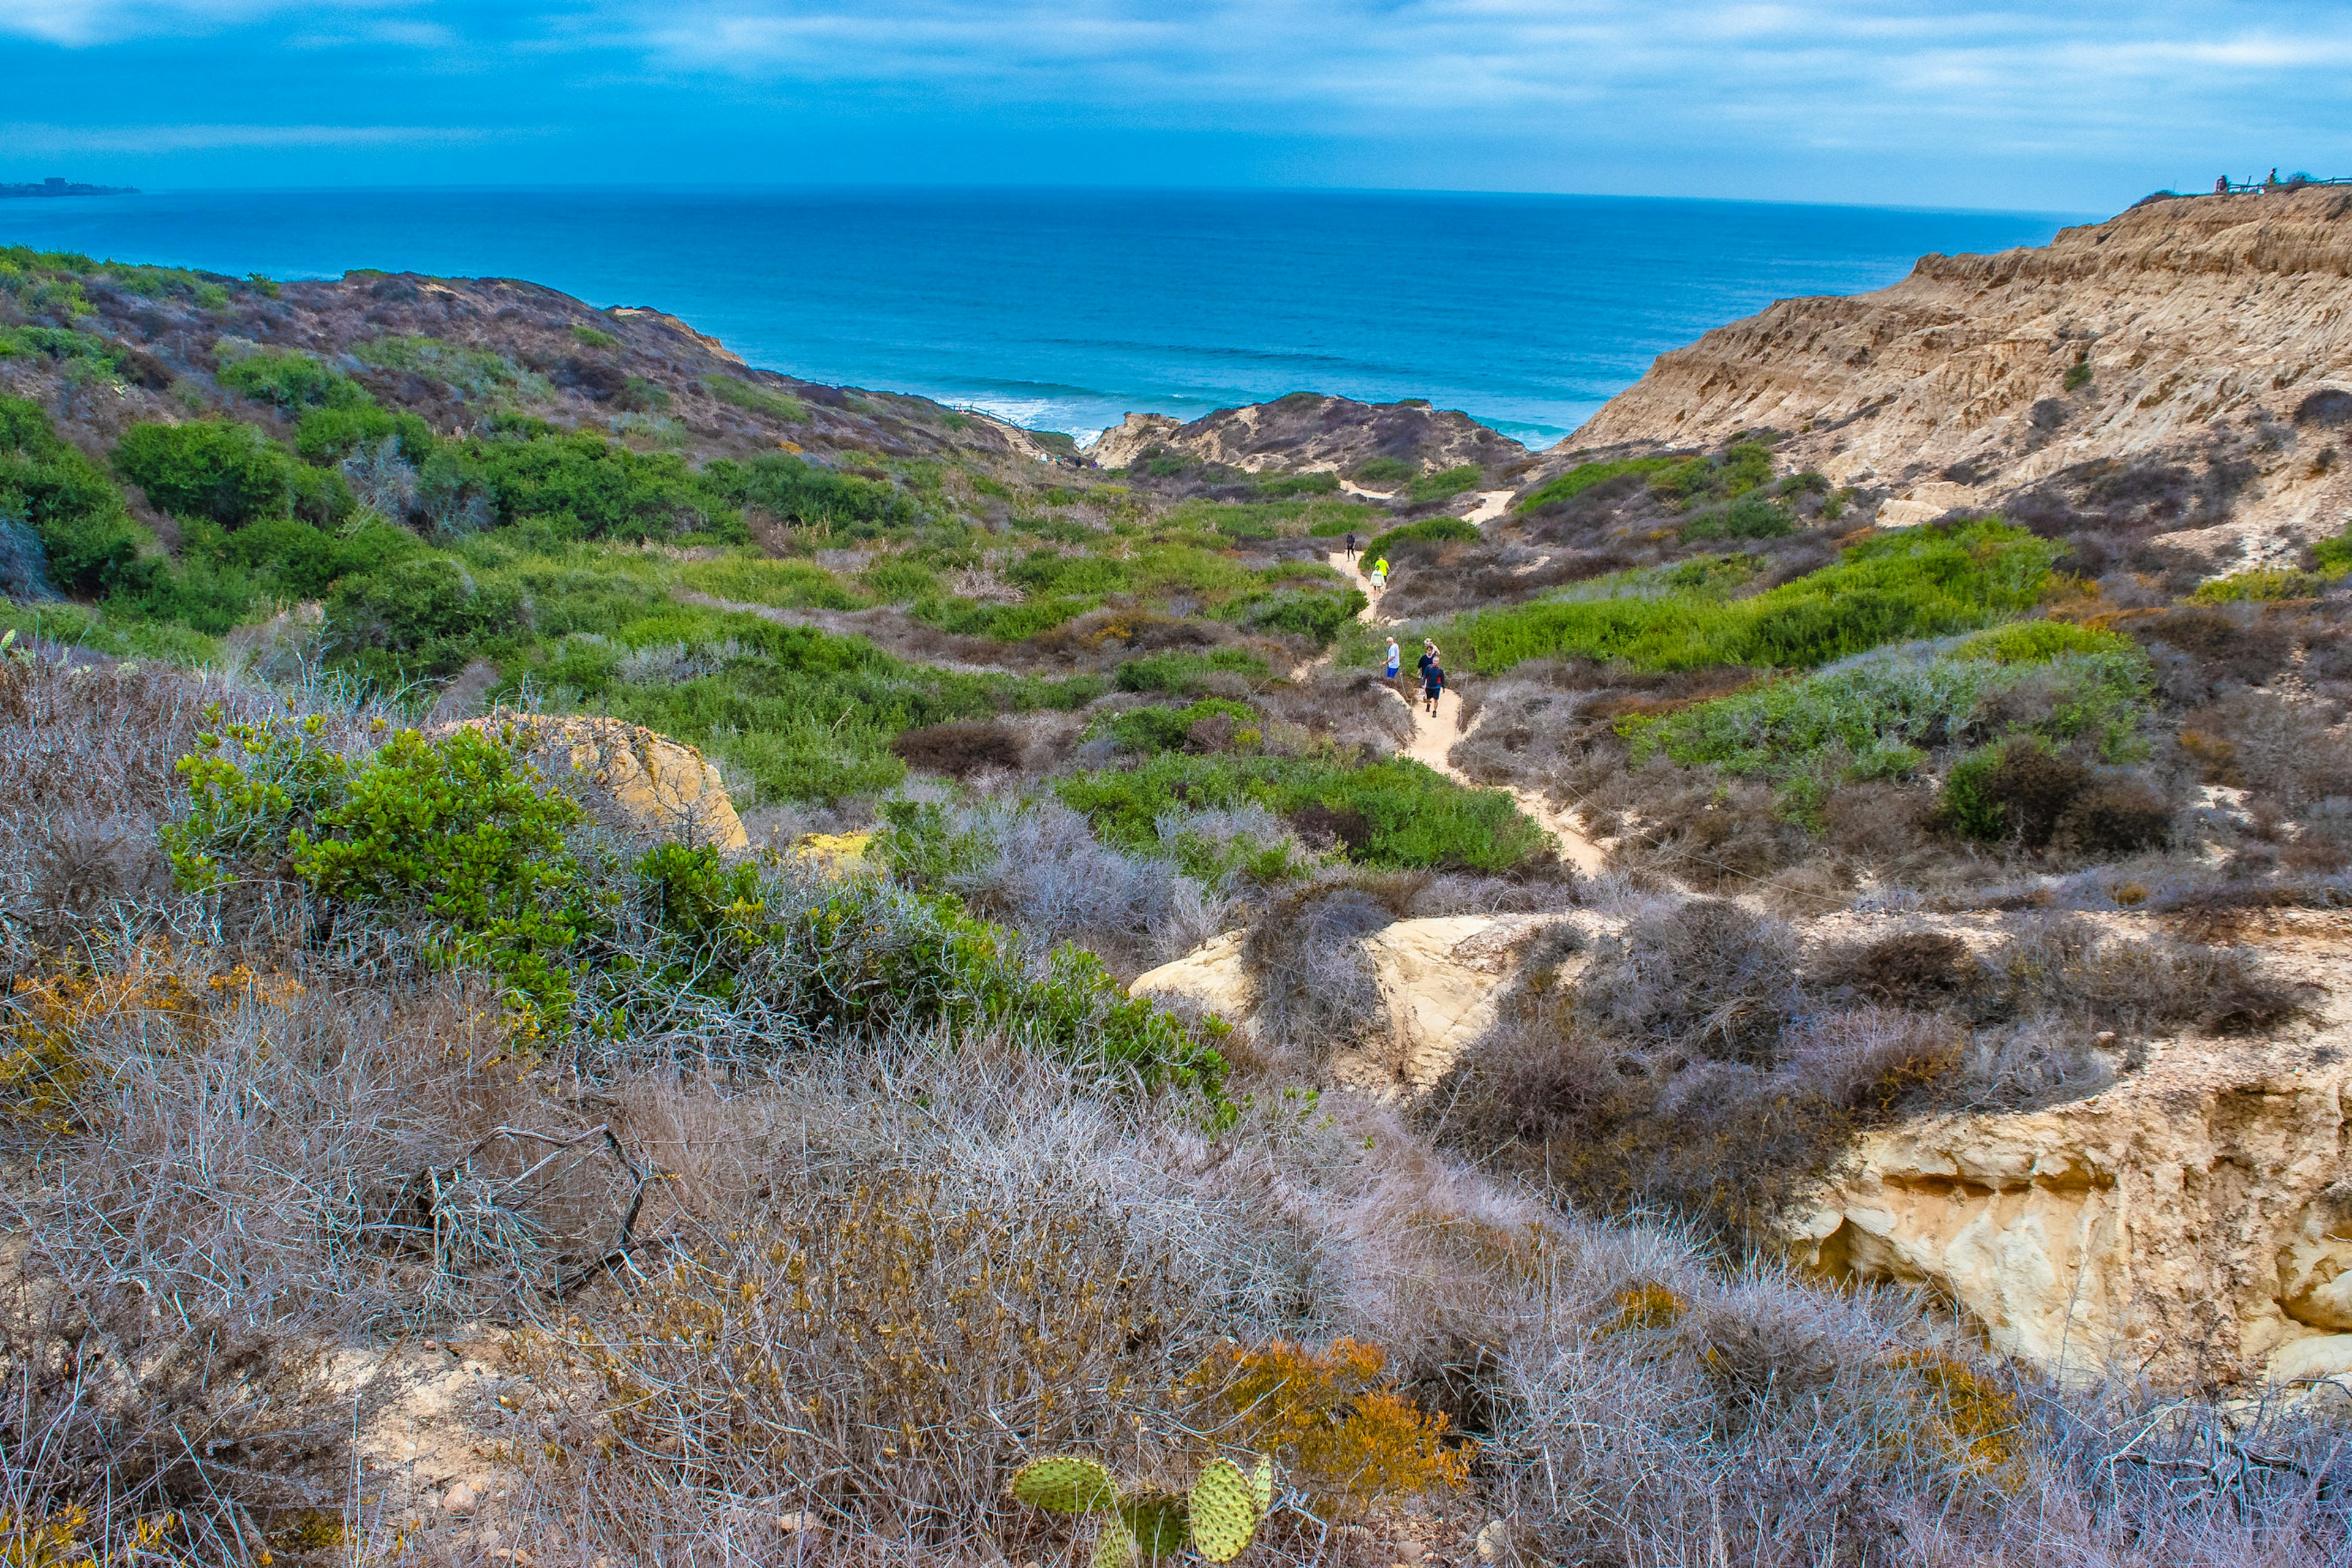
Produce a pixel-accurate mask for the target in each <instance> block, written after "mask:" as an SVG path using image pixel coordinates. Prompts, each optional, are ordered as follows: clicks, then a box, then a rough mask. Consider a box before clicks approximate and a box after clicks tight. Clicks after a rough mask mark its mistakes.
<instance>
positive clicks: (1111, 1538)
mask: <svg viewBox="0 0 2352 1568" xmlns="http://www.w3.org/2000/svg"><path fill="white" fill-rule="evenodd" d="M1134 1561H1135V1537H1133V1536H1132V1535H1129V1533H1128V1532H1127V1522H1126V1521H1124V1520H1119V1519H1114V1520H1112V1521H1110V1522H1109V1523H1108V1524H1106V1525H1104V1526H1103V1528H1102V1534H1101V1535H1099V1536H1098V1537H1097V1538H1096V1540H1095V1557H1094V1568H1129V1564H1130V1563H1133V1562H1134Z"/></svg>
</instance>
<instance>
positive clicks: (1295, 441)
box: [1087, 392, 1528, 473]
mask: <svg viewBox="0 0 2352 1568" xmlns="http://www.w3.org/2000/svg"><path fill="white" fill-rule="evenodd" d="M1153 447H1166V448H1168V449H1169V450H1171V451H1174V452H1181V453H1182V454H1184V455H1185V456H1187V457H1191V458H1199V459H1201V460H1202V461H1203V462H1210V463H1223V464H1226V465H1229V466H1230V467H1233V468H1241V469H1244V470H1246V471H1248V472H1251V473H1257V472H1260V471H1263V470H1266V469H1277V470H1286V471H1297V472H1305V471H1309V470H1314V469H1333V470H1337V471H1338V472H1340V473H1352V472H1353V471H1354V470H1355V469H1356V468H1359V467H1360V466H1361V465H1362V464H1364V463H1366V462H1368V461H1370V459H1372V458H1400V459H1402V460H1403V461H1405V462H1408V463H1412V464H1413V465H1415V466H1416V467H1418V468H1420V469H1421V471H1422V472H1423V473H1435V472H1437V471H1439V470H1441V469H1444V468H1459V467H1462V466H1464V465H1469V466H1472V467H1475V468H1497V467H1502V466H1505V465H1508V464H1512V463H1517V462H1519V461H1521V460H1523V459H1525V458H1526V457H1527V455H1528V452H1527V448H1526V447H1522V446H1520V445H1519V444H1518V443H1517V441H1514V440H1512V439H1511V438H1510V437H1507V436H1505V435H1503V434H1502V433H1501V432H1499V431H1496V430H1490V429H1488V428H1487V427H1486V426H1484V425H1481V424H1479V423H1477V421H1475V420H1474V419H1472V418H1471V417H1470V416H1468V415H1466V414H1464V413H1461V412H1460V411H1459V410H1456V409H1451V408H1432V407H1431V406H1430V405H1428V404H1426V403H1422V402H1410V403H1359V402H1356V401H1355V400H1354V399H1352V398H1346V397H1325V396H1322V395H1319V394H1317V393H1311V392H1296V393H1293V394H1291V395H1289V396H1287V397H1281V398H1276V400H1275V401H1273V402H1272V403H1254V404H1250V405H1247V406H1245V407H1242V408H1220V409H1218V410H1217V411H1216V412H1215V413H1213V414H1208V415H1203V416H1202V417H1200V418H1198V419H1195V420H1193V421H1192V423H1191V424H1189V425H1185V424H1180V423H1179V422H1178V421H1176V420H1175V419H1173V418H1171V417H1170V416H1167V415H1165V414H1130V415H1129V416H1127V419H1126V421H1125V423H1123V424H1120V425H1118V426H1114V427H1113V428H1111V429H1108V430H1106V431H1104V432H1103V433H1102V435H1101V436H1100V437H1097V439H1096V441H1095V443H1094V445H1093V446H1091V447H1088V448H1087V456H1088V457H1090V458H1093V459H1094V460H1095V461H1096V462H1097V463H1098V464H1100V465H1101V466H1102V467H1104V468H1126V467H1128V466H1129V465H1130V464H1132V463H1133V462H1134V461H1135V460H1136V458H1139V457H1141V456H1142V455H1143V454H1144V453H1146V452H1148V451H1150V450H1151V449H1152V448H1153Z"/></svg>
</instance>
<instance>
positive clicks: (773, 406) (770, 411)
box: [702, 375, 809, 425]
mask: <svg viewBox="0 0 2352 1568" xmlns="http://www.w3.org/2000/svg"><path fill="white" fill-rule="evenodd" d="M702 387H703V390H704V391H706V392H708V393H709V394H710V395H711V396H713V397H715V398H717V399H719V402H721V403H731V404H733V405H735V406H736V407H738V408H740V409H744V410H746V411H748V412H750V413H752V414H761V415H765V416H767V417H768V418H771V419H773V420H776V421H778V422H779V423H782V424H785V425H801V424H805V423H806V422H807V420H808V416H809V414H808V405H807V404H805V403H803V402H802V401H801V400H800V399H799V398H797V397H794V396H793V395H792V394H791V393H789V392H777V391H775V390H773V389H772V388H770V387H765V386H761V384H759V383H757V382H754V381H744V380H741V379H740V378H738V377H735V376H731V375H714V376H711V377H709V379H707V380H706V381H704V382H703V384H702Z"/></svg>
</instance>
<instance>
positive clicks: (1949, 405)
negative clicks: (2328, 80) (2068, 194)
mask: <svg viewBox="0 0 2352 1568" xmlns="http://www.w3.org/2000/svg"><path fill="white" fill-rule="evenodd" d="M1768 430H1769V431H1772V432H1777V433H1779V434H1780V435H1781V436H1782V437H1784V439H1783V440H1782V442H1781V444H1780V447H1779V448H1778V451H1777V453H1776V456H1777V457H1778V458H1780V460H1781V461H1782V462H1783V463H1785V464H1786V465H1787V466H1789V467H1791V468H1799V469H1803V468H1812V469H1817V470H1819V471H1820V472H1822V473H1823V474H1825V475H1827V476H1828V477H1829V479H1831V480H1832V481H1833V482H1835V483H1838V484H1852V485H1856V486H1860V487H1865V488H1877V489H1884V490H1886V491H1888V492H1890V493H1891V498H1892V499H1890V500H1888V502H1887V503H1886V507H1885V510H1883V511H1882V512H1881V513H1880V521H1881V523H1882V524H1896V525H1899V524H1903V523H1907V522H1920V521H1927V520H1929V519H1931V518H1935V517H1938V516H1941V515H1943V514H1945V513H1947V512H1948V511H1953V510H1970V509H1980V510H1990V509H1996V508H1997V509H1999V510H2003V511H2005V512H2007V513H2009V514H2010V515H2011V516H2015V517H2017V518H2019V519H2020V520H2021V521H2029V522H2032V521H2040V520H2042V519H2047V520H2048V521H2049V522H2050V523H2051V524H2053V526H2056V527H2060V528H2063V527H2065V526H2067V525H2069V524H2070V523H2071V522H2074V521H2078V520H2080V519H2082V518H2083V517H2084V515H2085V514H2088V515H2090V516H2093V517H2096V518H2100V519H2103V520H2105V521H2114V522H2129V523H2137V524H2142V525H2146V524H2149V523H2156V524H2161V525H2164V526H2165V527H2167V528H2168V530H2169V531H2171V532H2172V533H2174V534H2176V535H2192V536H2196V537H2186V538H2183V539H2182V540H2181V542H2183V543H2187V544H2192V545H2195V546H2197V547H2199V548H2202V549H2205V550H2207V551H2210V552H2214V553H2215V554H2217V555H2218V556H2221V557H2222V558H2224V559H2225V560H2226V558H2227V557H2228V555H2229V551H2228V550H2227V549H2226V548H2224V547H2226V546H2229V545H2233V544H2234V545H2235V546H2237V547H2238V550H2239V552H2240V555H2239V558H2238V559H2237V560H2236V561H2234V562H2231V564H2233V565H2236V566H2252V565H2265V564H2272V563H2274V561H2277V560H2284V559H2285V558H2286V557H2287V556H2289V555H2290V554H2291V553H2292V552H2293V550H2294V548H2295V547H2296V546H2297V545H2299V544H2300V543H2302V542H2305V540H2308V539H2310V538H2313V537H2316V536H2318V535H2320V534H2324V533H2330V532H2334V531H2337V530H2340V529H2341V528H2343V527H2344V526H2345V523H2346V521H2347V515H2352V461H2347V456H2352V455H2348V454H2346V453H2344V452H2343V451H2342V450H2340V447H2341V444H2342V442H2343V441H2344V440H2345V439H2346V438H2347V437H2352V191H2343V190H2331V189H2326V188H2315V189H2304V190H2290V191H2284V192H2276V193H2271V194H2265V195H2215V196H2195V197H2179V198H2172V199H2166V200H2157V201H2150V202H2147V203H2144V204H2142V205H2139V206H2136V207H2134V208H2132V209H2131V210H2130V211H2128V212H2126V213H2124V214H2122V215H2121V216H2116V217H2114V218H2111V219H2109V220H2107V221H2106V222H2105V223H2100V224H2093V225H2087V226H2082V227H2077V228H2068V229H2064V230H2062V231H2061V232H2060V233H2059V235H2058V237H2056V238H2055V239H2054V240H2053V241H2052V242H2051V243H2050V244H2049V245H2046V246H2042V247H2034V248H2021V249H2016V250H2008V251H2003V252H2001V253H2000V254H1999V255H1996V256H1927V257H1923V258H1921V259H1920V261H1919V263H1918V265H1917V266H1916V267H1915V268H1913V270H1912V273H1911V275H1910V276H1909V277H1908V278H1906V279H1904V280H1903V281H1902V282H1900V283H1897V284H1895V286H1894V287H1892V288H1889V289H1880V290H1878V291H1877V292H1875V293H1870V294H1860V295H1855V296H1853V297H1850V298H1840V297H1823V298H1815V299H1801V300H1781V301H1780V302H1779V303H1777V304H1775V305H1773V306H1772V307H1771V308H1770V309H1769V310H1765V311H1763V312H1762V313H1760V314H1759V315H1755V316H1751V317H1748V319H1747V320H1745V321H1735V322H1733V323H1732V324H1730V325H1729V326H1726V327H1720V328H1717V330H1716V331H1711V332H1709V333H1707V334H1706V336H1704V337H1702V338H1701V339H1699V340H1698V342H1695V343H1693V344H1691V345H1689V346H1688V347H1686V348H1681V349H1676V350H1674V351H1673V352H1671V353H1664V354H1661V355H1660V356H1659V357H1658V359H1657V360H1656V362H1655V363H1654V364H1653V365H1652V366H1651V368H1650V371H1649V373H1648V374H1646V375H1644V376H1643V378H1642V379H1641V380H1640V381H1639V382H1637V383H1636V384H1634V385H1633V386H1632V387H1630V388H1628V389H1627V390H1626V391H1624V392H1622V393H1621V394H1619V395H1617V396H1616V397H1615V398H1612V400H1611V401H1610V402H1609V403H1608V404H1607V405H1605V406H1604V407H1602V409H1601V412H1600V413H1598V414H1596V415H1595V416H1593V417H1592V419H1591V421H1590V422H1589V423H1587V424H1586V425H1585V426H1584V427H1583V428H1582V429H1581V430H1580V431H1579V432H1578V433H1577V434H1576V436H1574V437H1571V438H1570V440H1569V441H1567V442H1564V443H1562V445H1561V447H1560V455H1559V458H1554V459H1553V460H1552V461H1551V462H1549V463H1548V464H1547V465H1546V467H1547V468H1548V469H1549V468H1556V467H1559V466H1562V465H1564V464H1566V463H1568V462H1570V461H1572V460H1573V458H1572V456H1571V455H1572V454H1573V453H1575V452H1577V451H1579V450H1589V449H1590V448H1592V447H1625V446H1632V447H1643V446H1659V447H1697V446H1703V445H1706V444H1710V443H1713V442H1716V441H1718V440H1721V439H1724V438H1725V437H1729V436H1731V435H1733V434H1734V433H1737V432H1740V431H1768Z"/></svg>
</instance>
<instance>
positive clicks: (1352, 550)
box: [1348, 533, 1363, 561]
mask: <svg viewBox="0 0 2352 1568" xmlns="http://www.w3.org/2000/svg"><path fill="white" fill-rule="evenodd" d="M1348 559H1349V560H1350V561H1360V560H1362V559H1363V554H1362V552H1360V551H1359V550H1358V549H1357V548H1356V536H1355V535H1354V534H1352V533H1351V534H1349V535H1348Z"/></svg>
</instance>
